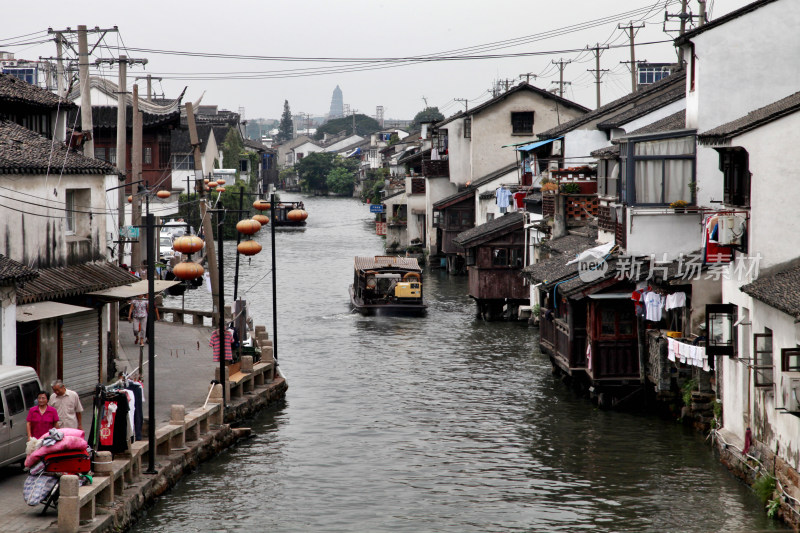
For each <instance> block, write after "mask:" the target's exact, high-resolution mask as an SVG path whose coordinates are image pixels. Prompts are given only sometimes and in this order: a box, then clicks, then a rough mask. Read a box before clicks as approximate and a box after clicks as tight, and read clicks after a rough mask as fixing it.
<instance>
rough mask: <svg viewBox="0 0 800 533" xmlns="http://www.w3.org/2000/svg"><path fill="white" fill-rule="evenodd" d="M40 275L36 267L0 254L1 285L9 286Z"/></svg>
mask: <svg viewBox="0 0 800 533" xmlns="http://www.w3.org/2000/svg"><path fill="white" fill-rule="evenodd" d="M38 275H39V273H38V272H36V271H35V270H34V269H32V268H28V267H27V266H25V265H23V264H22V263H18V262H16V261H14V260H13V259H10V258H8V257H6V256H4V255H0V285H3V286H7V285H12V284H14V283H22V282H26V281H30V280H32V279H34V278H36V276H38Z"/></svg>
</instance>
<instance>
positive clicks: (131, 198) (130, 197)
mask: <svg viewBox="0 0 800 533" xmlns="http://www.w3.org/2000/svg"><path fill="white" fill-rule="evenodd" d="M128 203H129V204H132V203H133V196H128Z"/></svg>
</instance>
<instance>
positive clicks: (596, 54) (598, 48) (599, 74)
mask: <svg viewBox="0 0 800 533" xmlns="http://www.w3.org/2000/svg"><path fill="white" fill-rule="evenodd" d="M586 49H587V50H592V51H594V59H595V68H588V69H586V70H587V71H589V72H594V76H595V83H596V84H597V107H598V108H599V107H600V83H602V82H601V81H600V78H601V77H602V76H603V72H608V69H607V68H605V69H601V68H600V51H601V50H608V45H606V46H600V43H597V44H595V46H594V47H593V48H589V47H588V46H587V47H586Z"/></svg>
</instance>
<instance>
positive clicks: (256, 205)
mask: <svg viewBox="0 0 800 533" xmlns="http://www.w3.org/2000/svg"><path fill="white" fill-rule="evenodd" d="M253 209H258V210H259V211H266V210H267V209H269V202H267V201H266V200H256V201H255V202H253Z"/></svg>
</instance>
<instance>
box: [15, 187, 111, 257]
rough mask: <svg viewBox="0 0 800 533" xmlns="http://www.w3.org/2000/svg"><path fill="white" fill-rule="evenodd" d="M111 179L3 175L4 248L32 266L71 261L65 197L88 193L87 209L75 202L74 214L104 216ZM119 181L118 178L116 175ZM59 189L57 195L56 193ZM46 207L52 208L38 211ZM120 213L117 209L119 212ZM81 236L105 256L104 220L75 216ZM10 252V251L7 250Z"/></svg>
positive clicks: (105, 226)
mask: <svg viewBox="0 0 800 533" xmlns="http://www.w3.org/2000/svg"><path fill="white" fill-rule="evenodd" d="M108 179H109V177H108V176H103V175H98V174H64V175H63V176H61V177H60V178H59V177H58V176H55V177H54V176H44V175H13V174H12V175H8V174H5V175H0V186H2V187H3V188H4V191H5V192H4V196H5V198H6V201H5V202H4V205H6V206H8V207H13V208H14V210H12V209H9V208H8V207H0V222H2V225H1V227H2V228H3V230H2V231H0V250H4V253H8V254H9V257H10V258H11V259H14V260H15V261H19V262H20V263H23V264H26V265H30V266H37V265H41V266H47V263H48V257H49V265H50V266H56V265H63V264H66V260H67V240H72V239H73V238H71V237H67V236H66V219H65V216H66V211H65V207H66V204H65V197H66V191H67V189H89V191H90V196H91V200H90V201H89V204H88V205H84V204H83V203H82V202H80V201H78V200H76V204H80V205H76V206H75V209H76V211H78V210H80V211H87V212H88V211H92V212H95V213H106V212H107V211H108V206H107V205H106V192H105V189H106V186H105V184H106V183H107V182H108ZM113 179H114V180H116V176H113ZM54 190H55V191H56V193H57V194H56V195H54V194H53V191H54ZM43 205H47V206H50V207H40V206H43ZM115 212H116V211H115ZM75 215H76V222H77V223H78V226H79V228H83V230H81V231H80V232H81V234H80V235H79V237H86V238H88V239H89V240H90V242H91V246H92V247H93V248H95V249H96V250H97V251H98V252H99V253H101V254H103V255H105V254H106V232H107V230H108V227H107V220H106V219H107V218H110V217H106V216H102V215H101V216H89V214H88V213H76V214H75ZM6 250H8V252H6Z"/></svg>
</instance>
